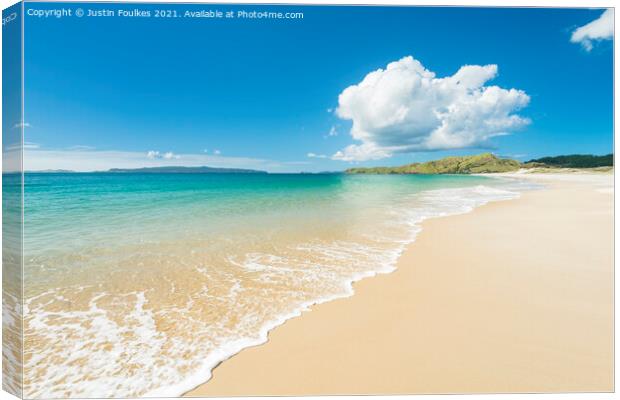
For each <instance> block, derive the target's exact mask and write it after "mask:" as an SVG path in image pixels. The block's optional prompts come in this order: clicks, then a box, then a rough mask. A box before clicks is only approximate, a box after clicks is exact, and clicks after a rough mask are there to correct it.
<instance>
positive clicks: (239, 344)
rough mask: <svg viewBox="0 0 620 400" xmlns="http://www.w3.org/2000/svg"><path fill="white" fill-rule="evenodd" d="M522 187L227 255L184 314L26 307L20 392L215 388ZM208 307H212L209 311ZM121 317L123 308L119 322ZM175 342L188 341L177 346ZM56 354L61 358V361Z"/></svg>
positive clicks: (122, 299)
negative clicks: (363, 284)
mask: <svg viewBox="0 0 620 400" xmlns="http://www.w3.org/2000/svg"><path fill="white" fill-rule="evenodd" d="M506 188H509V190H507V189H506ZM525 189H528V188H526V187H524V186H519V185H518V184H512V185H511V186H506V187H491V186H485V185H478V186H472V187H464V188H450V189H437V190H427V191H422V192H418V193H414V194H411V195H409V196H405V197H403V198H401V199H394V202H393V203H390V204H385V207H384V209H382V212H383V214H382V217H383V218H382V219H381V220H377V221H375V222H376V224H378V225H380V228H377V227H376V226H368V229H362V230H361V231H360V232H356V234H355V235H354V236H353V237H350V238H346V239H338V240H326V239H322V238H310V239H309V240H306V241H301V242H297V243H295V244H293V245H289V246H287V247H286V248H285V249H278V250H279V251H278V252H275V253H274V252H266V251H249V252H245V253H241V254H236V255H230V256H228V257H227V258H226V259H225V260H223V261H225V262H226V265H227V269H226V271H225V276H226V279H227V281H226V282H223V281H222V279H221V278H217V279H215V278H214V275H213V274H215V273H216V272H217V273H218V274H221V271H220V270H221V268H220V269H219V270H217V271H213V270H214V269H215V268H213V267H210V266H205V265H200V266H193V273H195V274H196V278H197V279H198V278H200V279H202V278H205V277H208V278H209V279H205V280H204V282H203V283H201V286H200V288H199V290H198V289H196V290H195V291H193V292H191V293H192V295H188V296H187V297H188V299H187V300H186V302H185V305H184V306H183V305H181V304H174V305H173V306H171V305H168V306H166V307H163V306H161V304H149V303H150V302H149V300H148V298H147V295H150V293H151V292H148V290H136V291H133V292H126V293H123V294H122V295H116V296H112V295H110V294H109V293H106V292H104V291H100V290H99V291H98V289H97V288H81V289H77V288H73V289H71V288H64V289H63V290H62V291H60V290H51V291H48V292H45V293H43V294H41V295H39V296H37V297H32V298H30V299H28V301H27V303H26V307H25V310H24V311H25V314H26V316H27V322H28V329H29V331H30V332H34V333H36V335H38V336H39V337H38V340H40V341H41V343H42V344H47V346H43V345H42V346H41V347H39V348H34V349H31V350H34V351H31V352H30V353H29V354H27V357H26V366H25V371H26V372H27V373H28V374H30V380H29V383H28V385H27V386H26V391H25V393H26V395H27V397H31V398H37V397H55V398H57V397H84V398H87V397H170V396H180V395H182V394H184V393H186V392H188V391H190V390H192V389H193V388H195V387H197V386H199V385H201V384H204V383H205V382H207V381H208V380H209V379H211V374H212V371H213V369H214V368H215V367H217V365H219V364H220V363H221V362H223V361H225V360H227V359H229V358H230V357H232V356H234V355H235V354H237V353H239V352H240V351H241V350H243V349H244V348H247V347H253V346H257V345H261V344H263V343H265V342H267V340H268V334H269V332H270V331H271V330H272V329H274V328H276V327H277V326H279V325H282V324H283V323H284V322H286V321H287V320H289V319H291V318H294V317H297V316H300V315H301V314H302V313H304V312H307V311H309V310H310V309H311V307H312V306H314V305H317V304H321V303H325V302H328V301H332V300H335V299H339V298H344V297H349V296H352V295H353V294H354V288H353V286H354V283H355V282H357V281H359V280H361V279H365V278H368V277H372V276H375V275H377V274H385V273H390V272H392V271H394V270H395V269H396V265H397V262H398V259H399V257H400V255H401V254H402V252H403V251H404V250H405V248H406V247H407V245H409V244H410V243H412V242H413V241H414V240H415V238H416V236H417V235H418V234H419V232H420V231H421V229H422V227H421V223H422V222H423V221H425V220H427V219H429V218H437V217H443V216H449V215H456V214H463V213H467V212H470V211H472V210H473V209H474V208H476V207H479V206H481V205H484V204H486V203H488V202H491V201H502V200H510V199H514V198H517V197H519V191H520V190H525ZM187 263H188V264H191V263H190V262H187ZM218 276H219V275H218ZM201 277H202V278H201ZM178 285H182V282H181V281H179V282H174V281H173V282H172V283H171V286H169V287H170V289H169V292H168V293H167V296H168V297H170V298H175V299H176V297H174V296H179V292H181V293H183V292H184V291H185V290H186V289H184V287H182V286H179V287H177V286H178ZM274 288H277V292H275V293H276V295H275V296H274V295H273V293H272V292H271V291H272V290H275V289H274ZM72 290H73V291H75V290H77V291H81V292H82V293H84V296H86V297H87V299H88V300H87V302H86V304H87V305H85V306H84V307H83V309H81V310H78V311H76V310H71V309H69V310H66V309H62V307H63V305H64V307H66V305H67V304H68V302H67V298H66V296H67V293H70V292H71V291H72ZM147 292H148V293H147ZM87 293H88V294H87ZM259 296H265V297H259ZM216 300H217V301H218V303H214V304H216V306H209V307H210V308H206V306H205V304H207V303H209V302H210V301H216ZM220 301H221V302H220ZM268 301H271V303H269V304H267V303H268ZM261 302H263V303H265V304H262V303H261ZM254 303H256V304H254ZM100 304H105V307H104V306H101V305H100ZM209 304H210V303H209ZM226 305H230V307H231V310H226V312H227V313H226V314H224V315H225V318H224V317H222V318H223V319H226V320H227V321H226V323H225V322H222V321H217V320H204V321H203V320H199V319H200V318H202V315H203V314H202V313H204V310H207V311H211V310H213V309H215V308H217V309H218V311H222V310H220V309H221V308H222V307H226ZM259 306H262V308H260V309H259V308H257V307H259ZM201 307H202V308H201ZM110 310H117V313H114V312H112V311H110ZM118 310H123V312H122V313H121V316H120V317H119V315H118ZM164 317H165V318H167V319H168V320H170V321H173V323H174V325H175V326H173V328H172V329H169V330H165V329H163V328H162V327H161V326H163V325H165V324H164V322H165V321H164V322H162V318H164ZM197 319H198V320H197ZM231 319H234V320H235V321H238V322H235V323H232V322H230V320H231ZM182 333H184V334H186V335H189V336H187V337H183V338H182V337H180V335H181V334H182ZM192 336H193V337H192ZM58 346H60V347H61V348H63V352H64V354H66V355H67V356H66V358H64V359H62V360H59V359H58V356H57V354H58ZM51 362H55V365H51ZM131 368H135V370H132V369H131Z"/></svg>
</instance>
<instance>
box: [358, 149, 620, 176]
mask: <svg viewBox="0 0 620 400" xmlns="http://www.w3.org/2000/svg"><path fill="white" fill-rule="evenodd" d="M613 161H614V160H613V154H607V155H603V156H595V155H591V154H573V155H567V156H556V157H543V158H538V159H534V160H530V161H527V162H526V163H521V162H519V161H517V160H511V159H509V158H499V157H497V156H496V155H494V154H491V153H482V154H478V155H474V156H463V157H446V158H442V159H440V160H435V161H428V162H423V163H413V164H407V165H403V166H400V167H375V168H350V169H347V170H346V173H348V174H484V173H493V172H511V171H517V170H519V169H521V168H543V169H544V168H547V169H554V168H598V167H612V166H613Z"/></svg>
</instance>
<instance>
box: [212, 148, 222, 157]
mask: <svg viewBox="0 0 620 400" xmlns="http://www.w3.org/2000/svg"><path fill="white" fill-rule="evenodd" d="M213 154H215V155H216V156H219V155H220V154H222V152H221V151H219V150H217V149H216V150H213Z"/></svg>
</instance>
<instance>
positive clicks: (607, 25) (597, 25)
mask: <svg viewBox="0 0 620 400" xmlns="http://www.w3.org/2000/svg"><path fill="white" fill-rule="evenodd" d="M613 37H614V9H613V8H608V9H607V10H605V11H603V14H601V16H600V17H598V18H597V19H595V20H594V21H591V22H590V23H588V24H586V25H584V26H580V27H579V28H577V29H575V30H574V31H573V34H572V35H571V38H570V41H571V42H572V43H580V44H581V46H582V47H583V48H584V49H585V50H586V51H590V50H592V48H593V47H594V45H593V42H594V41H602V40H611V39H613Z"/></svg>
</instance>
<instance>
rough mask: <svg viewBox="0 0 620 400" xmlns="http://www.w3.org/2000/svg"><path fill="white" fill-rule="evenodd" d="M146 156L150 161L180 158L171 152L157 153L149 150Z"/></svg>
mask: <svg viewBox="0 0 620 400" xmlns="http://www.w3.org/2000/svg"><path fill="white" fill-rule="evenodd" d="M146 156H147V157H148V158H150V159H152V160H162V159H163V160H178V159H179V158H181V156H179V155H177V154H174V153H173V152H171V151H168V152H166V153H160V152H159V151H155V150H150V151H149V152H147V153H146Z"/></svg>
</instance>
